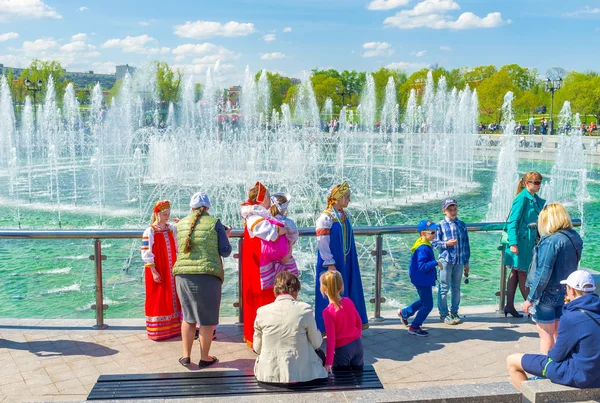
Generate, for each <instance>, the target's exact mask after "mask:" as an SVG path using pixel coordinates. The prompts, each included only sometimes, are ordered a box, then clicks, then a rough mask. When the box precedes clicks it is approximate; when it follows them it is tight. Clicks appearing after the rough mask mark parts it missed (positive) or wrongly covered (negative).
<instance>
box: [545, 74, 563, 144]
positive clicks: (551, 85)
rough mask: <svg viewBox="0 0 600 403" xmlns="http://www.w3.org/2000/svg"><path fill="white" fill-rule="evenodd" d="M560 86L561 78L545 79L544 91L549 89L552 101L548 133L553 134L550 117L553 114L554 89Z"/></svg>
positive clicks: (551, 118)
mask: <svg viewBox="0 0 600 403" xmlns="http://www.w3.org/2000/svg"><path fill="white" fill-rule="evenodd" d="M561 86H562V78H560V77H559V78H558V79H556V78H555V79H552V80H551V79H550V78H548V81H546V91H550V93H551V94H552V103H551V104H550V134H554V119H553V117H552V115H553V114H554V91H556V90H560V87H561Z"/></svg>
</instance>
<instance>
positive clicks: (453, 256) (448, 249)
mask: <svg viewBox="0 0 600 403" xmlns="http://www.w3.org/2000/svg"><path fill="white" fill-rule="evenodd" d="M451 239H456V240H457V241H458V244H456V246H446V242H447V241H449V240H451ZM432 245H433V247H434V248H435V249H437V250H439V251H440V258H441V259H444V260H445V261H447V262H448V263H451V264H469V259H470V258H471V247H470V246H469V232H468V231H467V225H466V224H465V223H464V222H463V221H461V220H459V219H458V218H457V219H455V220H451V219H449V218H448V217H446V218H444V219H443V220H442V221H440V222H439V223H438V229H437V234H436V235H435V239H434V241H433V242H432Z"/></svg>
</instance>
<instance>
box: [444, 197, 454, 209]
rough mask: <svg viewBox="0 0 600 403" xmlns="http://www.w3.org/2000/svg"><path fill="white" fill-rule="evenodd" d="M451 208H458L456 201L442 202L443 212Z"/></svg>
mask: <svg viewBox="0 0 600 403" xmlns="http://www.w3.org/2000/svg"><path fill="white" fill-rule="evenodd" d="M450 206H458V203H457V202H456V200H455V199H444V201H443V202H442V210H446V209H447V208H448V207H450Z"/></svg>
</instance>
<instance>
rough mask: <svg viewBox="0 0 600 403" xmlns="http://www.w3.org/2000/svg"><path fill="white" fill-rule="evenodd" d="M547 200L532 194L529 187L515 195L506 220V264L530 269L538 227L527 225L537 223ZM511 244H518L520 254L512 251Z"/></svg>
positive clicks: (521, 268) (526, 269)
mask: <svg viewBox="0 0 600 403" xmlns="http://www.w3.org/2000/svg"><path fill="white" fill-rule="evenodd" d="M544 204H546V200H544V199H542V198H540V197H539V196H538V195H537V194H536V195H535V196H532V195H531V193H529V192H528V191H527V189H523V190H522V191H521V193H519V194H518V195H517V196H515V199H514V200H513V203H512V207H511V209H510V215H509V216H508V219H507V220H506V232H507V233H508V244H507V245H506V246H505V250H504V264H505V265H507V266H512V267H515V268H518V269H520V270H525V271H528V270H529V265H530V264H531V260H532V259H533V248H534V247H535V241H536V239H537V229H529V228H527V225H529V224H531V223H537V220H538V216H539V215H540V211H542V209H543V208H544ZM510 245H517V247H518V248H519V255H518V256H517V255H515V254H514V253H512V252H511V251H510Z"/></svg>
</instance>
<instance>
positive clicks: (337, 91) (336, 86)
mask: <svg viewBox="0 0 600 403" xmlns="http://www.w3.org/2000/svg"><path fill="white" fill-rule="evenodd" d="M335 93H336V94H337V95H341V96H342V108H343V107H344V105H346V103H345V102H344V96H345V95H350V84H348V85H346V91H344V90H343V88H342V92H340V85H339V84H336V85H335Z"/></svg>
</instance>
